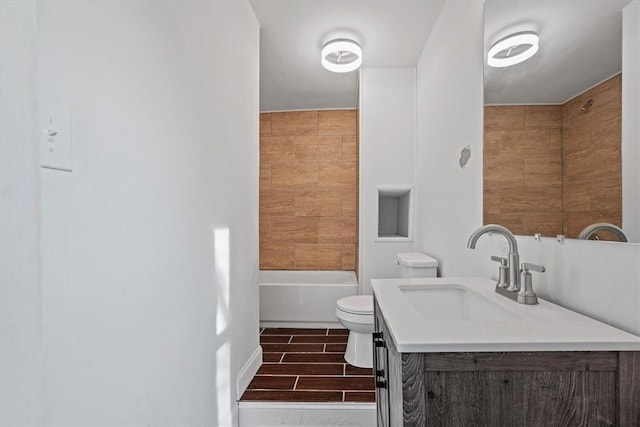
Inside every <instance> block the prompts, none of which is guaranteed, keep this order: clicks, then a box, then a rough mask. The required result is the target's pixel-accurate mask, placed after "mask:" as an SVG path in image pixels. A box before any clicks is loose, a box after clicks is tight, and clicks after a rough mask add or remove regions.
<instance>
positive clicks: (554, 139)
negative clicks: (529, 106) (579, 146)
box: [549, 129, 562, 159]
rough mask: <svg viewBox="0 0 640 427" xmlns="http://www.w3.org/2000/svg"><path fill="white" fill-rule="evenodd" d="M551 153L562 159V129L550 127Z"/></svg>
mask: <svg viewBox="0 0 640 427" xmlns="http://www.w3.org/2000/svg"><path fill="white" fill-rule="evenodd" d="M549 155H550V156H554V157H556V158H558V159H562V129H549Z"/></svg>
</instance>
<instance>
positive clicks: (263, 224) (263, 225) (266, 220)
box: [258, 215, 271, 245]
mask: <svg viewBox="0 0 640 427" xmlns="http://www.w3.org/2000/svg"><path fill="white" fill-rule="evenodd" d="M258 230H259V234H260V244H261V245H262V243H263V242H269V241H270V240H271V217H270V216H266V215H260V220H259V223H258Z"/></svg>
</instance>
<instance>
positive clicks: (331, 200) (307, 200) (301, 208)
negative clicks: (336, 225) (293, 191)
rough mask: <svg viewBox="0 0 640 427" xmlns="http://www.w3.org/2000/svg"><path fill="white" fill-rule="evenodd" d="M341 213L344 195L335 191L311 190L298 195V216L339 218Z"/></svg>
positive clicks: (296, 201) (296, 207)
mask: <svg viewBox="0 0 640 427" xmlns="http://www.w3.org/2000/svg"><path fill="white" fill-rule="evenodd" d="M341 212H342V195H341V194H340V193H337V192H335V191H320V190H309V191H303V192H298V194H297V195H296V199H295V214H296V216H339V215H341Z"/></svg>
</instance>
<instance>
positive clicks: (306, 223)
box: [271, 216, 318, 242]
mask: <svg viewBox="0 0 640 427" xmlns="http://www.w3.org/2000/svg"><path fill="white" fill-rule="evenodd" d="M271 240H272V241H274V242H275V241H288V242H317V241H318V218H317V217H307V216H273V217H271Z"/></svg>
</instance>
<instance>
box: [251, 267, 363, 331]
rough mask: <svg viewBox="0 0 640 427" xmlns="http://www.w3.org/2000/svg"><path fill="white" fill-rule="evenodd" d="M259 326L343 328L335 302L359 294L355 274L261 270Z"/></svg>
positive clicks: (347, 272) (351, 272)
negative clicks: (336, 312) (337, 316)
mask: <svg viewBox="0 0 640 427" xmlns="http://www.w3.org/2000/svg"><path fill="white" fill-rule="evenodd" d="M259 283H260V326H262V327H267V328H268V327H283V328H295V327H299V328H305V327H306V328H322V327H338V328H340V327H342V326H341V325H340V323H339V322H338V319H337V318H336V314H335V311H336V301H337V300H338V299H340V298H342V297H345V296H349V295H357V294H358V281H357V279H356V275H355V273H354V272H353V271H283V270H260V276H259Z"/></svg>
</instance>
